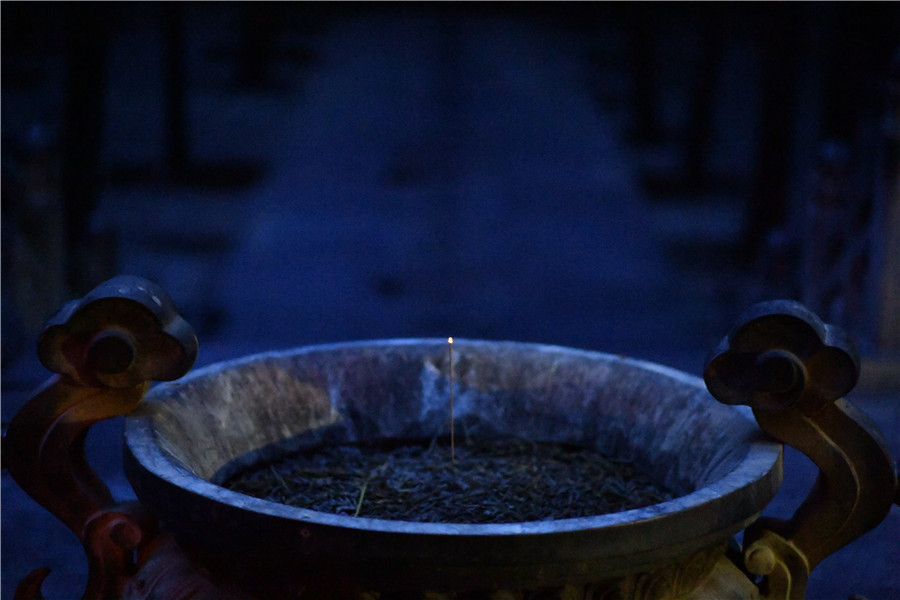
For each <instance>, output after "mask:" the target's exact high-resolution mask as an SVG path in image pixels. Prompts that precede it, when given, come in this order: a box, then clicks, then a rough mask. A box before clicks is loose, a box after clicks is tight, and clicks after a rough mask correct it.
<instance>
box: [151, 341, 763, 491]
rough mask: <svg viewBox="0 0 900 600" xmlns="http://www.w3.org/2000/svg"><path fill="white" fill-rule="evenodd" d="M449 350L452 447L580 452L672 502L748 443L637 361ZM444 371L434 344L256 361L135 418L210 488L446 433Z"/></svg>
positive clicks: (686, 390) (533, 351)
mask: <svg viewBox="0 0 900 600" xmlns="http://www.w3.org/2000/svg"><path fill="white" fill-rule="evenodd" d="M453 350H454V351H453V373H454V378H453V385H454V415H455V426H456V431H457V432H458V435H467V436H471V437H478V436H512V435H515V436H520V437H526V438H529V439H532V440H535V441H545V442H559V443H566V444H574V445H578V446H582V447H588V448H592V449H595V450H596V451H599V452H601V453H603V454H606V455H608V456H613V457H617V458H620V459H623V460H629V461H632V462H633V463H634V464H635V465H636V466H637V467H638V468H640V469H641V470H642V471H644V472H645V473H647V474H648V475H650V476H651V477H652V478H654V479H655V480H656V481H657V482H659V483H661V484H663V485H665V486H666V487H667V488H669V489H671V490H673V491H674V492H676V494H680V495H684V494H689V493H691V492H693V491H695V490H697V489H700V488H703V487H704V486H706V485H708V484H709V483H710V482H713V481H716V480H717V479H719V478H721V477H723V476H724V475H726V474H727V473H729V472H730V471H731V470H733V469H734V468H735V466H736V465H737V463H738V462H739V461H740V460H741V459H742V458H743V457H744V456H745V455H746V453H747V451H748V441H749V440H751V439H753V438H755V437H756V436H757V431H756V428H755V424H754V423H753V422H752V421H751V420H750V418H748V416H747V414H746V413H745V412H744V411H741V410H739V409H735V408H733V407H727V406H723V405H720V404H718V403H717V402H715V400H713V399H712V398H711V397H710V396H709V395H708V393H707V392H706V390H705V388H704V387H703V385H702V382H701V381H700V380H699V379H697V378H693V377H690V376H688V375H685V374H683V373H680V372H677V371H674V370H670V369H667V368H665V367H660V366H658V365H654V364H651V363H646V362H642V361H635V360H628V359H624V358H620V357H616V356H611V355H606V354H601V353H596V352H583V351H577V350H571V349H566V348H559V347H552V346H542V345H530V344H520V343H503V342H479V341H467V340H457V342H456V343H455V344H454V349H453ZM448 361H449V356H448V348H447V342H446V341H444V340H425V341H423V340H408V341H405V340H392V341H384V342H373V343H353V344H345V345H335V346H328V347H318V348H315V347H314V348H310V349H305V350H302V351H292V352H291V351H289V352H282V353H269V354H266V355H259V356H255V357H249V358H246V359H242V360H239V361H235V362H233V363H227V364H225V365H217V366H215V367H212V368H209V369H205V370H198V371H197V372H195V373H194V374H192V375H191V376H189V377H188V378H186V379H185V380H182V381H181V382H179V383H176V384H163V385H162V386H158V387H157V388H156V389H155V390H154V391H153V392H152V393H151V394H150V396H149V397H148V402H147V403H146V406H147V408H146V409H145V411H144V414H145V415H146V414H147V411H149V413H150V414H151V415H152V422H153V426H154V429H155V437H156V441H157V443H158V444H159V446H160V447H161V448H162V449H163V450H164V451H165V452H166V453H167V454H169V455H170V456H171V457H172V458H174V459H175V460H176V461H177V462H178V463H180V464H181V465H183V466H184V467H186V468H187V469H189V470H190V471H191V472H192V473H193V474H194V475H196V476H198V477H200V478H202V479H204V480H207V481H211V482H213V483H219V482H221V481H223V480H224V479H225V478H226V477H228V476H230V475H231V474H233V473H234V472H235V471H236V470H239V469H241V468H243V467H245V466H247V465H249V464H252V463H256V462H259V461H267V460H274V459H277V458H278V457H279V456H283V455H284V453H286V452H291V451H296V450H299V449H304V448H309V447H313V446H316V445H319V444H324V443H329V444H331V443H359V442H371V441H376V440H383V439H427V438H431V437H434V436H439V435H446V434H448V432H449V397H450V378H449V371H448V366H449V362H448Z"/></svg>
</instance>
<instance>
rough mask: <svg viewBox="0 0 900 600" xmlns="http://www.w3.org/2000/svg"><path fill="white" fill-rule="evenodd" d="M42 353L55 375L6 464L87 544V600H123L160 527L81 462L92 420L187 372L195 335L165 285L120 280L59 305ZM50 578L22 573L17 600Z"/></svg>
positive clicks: (9, 439)
mask: <svg viewBox="0 0 900 600" xmlns="http://www.w3.org/2000/svg"><path fill="white" fill-rule="evenodd" d="M38 356H39V358H40V360H41V362H42V363H43V364H44V366H45V367H47V368H48V369H50V370H51V371H53V372H55V373H58V375H56V376H54V377H52V378H51V379H49V380H48V381H47V382H46V383H45V384H44V385H43V386H42V388H41V389H40V390H38V392H37V393H36V394H35V395H34V397H32V398H31V399H30V400H29V401H28V402H27V403H26V404H25V406H24V407H22V409H21V410H20V411H19V412H18V413H16V415H15V416H14V417H13V419H12V421H11V422H10V424H9V429H8V431H7V434H6V436H5V438H4V439H3V462H4V467H5V468H8V469H9V473H10V475H11V476H12V477H13V479H15V481H16V482H17V483H18V484H19V485H20V486H21V487H22V489H24V490H25V491H26V492H27V493H28V494H29V495H30V496H31V497H32V498H33V499H34V500H36V501H37V502H38V503H39V504H40V505H41V506H43V507H44V508H46V509H47V510H49V511H50V512H51V513H53V514H54V515H55V516H56V517H58V518H59V519H60V520H61V521H62V522H63V523H65V524H66V526H67V527H68V528H69V529H71V530H72V532H74V533H75V535H76V536H78V539H79V540H80V541H81V542H82V545H83V546H84V550H85V553H86V554H87V557H88V569H89V574H88V582H87V587H86V590H85V592H84V595H83V596H82V597H83V598H120V597H122V594H123V589H124V588H125V586H126V585H127V584H128V581H129V580H130V579H131V578H132V576H134V575H135V573H136V571H137V565H136V563H135V560H134V558H133V556H134V553H135V551H138V553H141V552H142V551H143V550H144V549H145V547H146V546H147V544H148V542H150V541H151V539H152V538H153V536H154V535H155V522H154V521H153V519H152V518H151V517H150V516H149V515H148V514H147V513H146V512H145V511H144V510H143V508H142V507H141V505H140V504H138V503H126V504H115V502H114V500H113V497H112V494H111V493H110V491H109V489H108V488H107V487H106V485H105V484H104V483H103V482H102V481H101V480H100V478H99V477H98V476H97V475H96V474H95V473H94V471H93V470H92V469H91V467H90V466H89V465H88V463H87V460H86V459H85V454H84V440H85V437H86V435H87V432H88V429H89V428H90V427H91V426H92V425H93V424H95V423H97V422H98V421H101V420H103V419H108V418H111V417H115V416H119V415H124V414H126V413H128V412H130V411H131V410H133V409H134V408H136V407H137V405H138V403H139V402H140V401H141V398H142V397H143V395H144V393H145V392H146V390H147V388H148V386H149V381H150V380H163V381H168V380H172V379H177V378H178V377H181V376H182V375H184V374H185V373H187V371H188V370H189V369H190V368H191V365H193V363H194V359H195V358H196V356H197V338H196V337H195V336H194V332H193V330H192V329H191V327H190V325H188V324H187V323H186V322H185V321H184V320H183V319H182V318H181V317H180V316H179V315H178V313H177V312H176V310H175V306H174V304H173V302H172V300H171V299H170V298H169V297H168V295H166V293H165V292H164V291H163V290H162V289H161V288H159V287H158V286H156V285H155V284H153V283H150V282H149V281H146V280H143V279H140V278H137V277H126V276H123V277H116V278H114V279H111V280H109V281H107V282H105V283H103V284H101V285H99V286H98V287H97V288H95V289H94V290H92V291H91V292H90V293H89V294H88V295H87V296H85V297H84V298H83V299H81V300H78V301H74V302H71V303H69V304H68V305H66V306H65V307H63V309H62V310H61V311H60V312H59V314H58V315H57V316H56V317H54V318H53V319H52V320H51V321H50V322H49V323H48V325H47V327H46V328H45V329H44V331H43V332H42V333H41V336H40V338H39V341H38ZM48 573H49V570H48V569H37V570H35V571H32V572H31V573H30V574H29V575H28V576H26V578H25V579H23V581H22V582H21V583H20V584H19V586H18V588H17V589H16V596H15V597H16V598H17V600H18V599H20V598H21V599H27V598H40V597H41V593H40V586H41V583H42V582H43V580H44V578H45V577H46V576H47V574H48Z"/></svg>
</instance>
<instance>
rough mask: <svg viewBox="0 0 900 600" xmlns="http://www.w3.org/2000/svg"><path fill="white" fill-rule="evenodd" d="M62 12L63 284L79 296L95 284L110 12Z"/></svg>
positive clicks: (78, 8)
mask: <svg viewBox="0 0 900 600" xmlns="http://www.w3.org/2000/svg"><path fill="white" fill-rule="evenodd" d="M65 10H66V11H67V13H68V14H67V16H68V19H67V23H68V31H67V36H68V37H67V40H66V42H67V46H66V82H65V99H64V104H63V116H62V129H61V132H60V152H61V173H60V188H61V194H62V204H63V215H64V221H65V249H66V283H67V285H68V286H69V287H70V289H71V290H72V292H73V293H76V294H77V293H83V292H86V291H87V290H89V289H90V288H92V287H93V286H94V285H95V284H96V283H98V282H97V281H92V277H91V275H90V271H91V265H90V262H91V261H92V258H91V255H92V253H93V250H94V249H93V248H92V247H91V244H92V240H91V236H90V231H89V224H90V219H91V215H92V213H93V212H94V209H95V207H96V206H97V202H98V198H99V195H100V190H101V175H100V152H101V148H102V143H103V99H104V94H105V91H106V69H107V60H106V59H107V54H108V52H107V50H108V44H109V36H110V28H111V19H112V18H113V12H112V11H113V10H114V8H110V7H108V6H104V4H103V3H98V4H95V3H81V2H72V3H70V4H66V5H65Z"/></svg>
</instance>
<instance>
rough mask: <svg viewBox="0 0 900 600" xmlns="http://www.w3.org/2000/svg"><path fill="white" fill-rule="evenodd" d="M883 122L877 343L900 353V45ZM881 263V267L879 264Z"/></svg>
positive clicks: (892, 71)
mask: <svg viewBox="0 0 900 600" xmlns="http://www.w3.org/2000/svg"><path fill="white" fill-rule="evenodd" d="M887 97H888V98H887V111H886V115H885V119H884V122H883V127H884V129H883V132H884V138H885V139H884V146H883V157H884V158H883V178H882V184H881V186H880V193H879V194H878V202H877V204H876V207H877V208H876V210H877V213H876V215H875V222H876V223H878V224H879V225H880V227H882V228H883V234H882V235H881V236H879V239H880V241H881V245H882V246H883V248H880V249H879V252H878V254H879V255H880V256H881V257H882V260H881V261H880V263H881V264H880V266H879V265H878V264H876V270H875V279H874V281H875V286H874V287H875V294H876V296H875V297H876V301H875V305H876V307H877V314H876V319H877V321H876V323H877V325H876V326H877V332H876V343H877V346H878V348H879V350H882V351H884V352H887V353H892V354H900V49H898V51H897V52H896V53H895V54H894V59H893V62H892V63H891V70H890V75H889V77H888V85H887ZM879 267H880V268H879Z"/></svg>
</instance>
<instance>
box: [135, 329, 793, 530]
mask: <svg viewBox="0 0 900 600" xmlns="http://www.w3.org/2000/svg"><path fill="white" fill-rule="evenodd" d="M438 343H439V344H443V345H446V343H447V342H446V339H439V338H391V339H373V340H359V341H351V342H338V343H330V344H315V345H305V346H297V347H293V348H288V349H284V350H273V351H264V352H258V353H254V354H249V355H246V356H242V357H239V358H235V359H229V360H224V361H220V362H216V363H212V364H210V365H206V366H204V367H201V368H198V369H195V370H192V371H191V372H190V373H189V374H188V375H186V376H185V377H183V378H182V379H180V380H178V381H177V382H174V383H165V384H159V385H157V386H154V388H153V389H152V390H151V391H150V392H149V393H148V394H147V396H146V399H145V403H147V405H150V404H151V403H153V402H158V401H160V400H161V399H164V398H165V396H166V392H167V387H168V386H172V385H175V386H177V385H179V384H181V383H188V382H190V381H193V380H195V379H200V378H204V377H208V376H210V375H214V374H215V373H218V372H221V371H223V370H227V369H232V368H236V367H240V366H244V365H247V364H249V363H252V362H255V361H260V360H265V359H272V358H276V359H277V358H281V357H288V356H290V357H293V356H298V355H301V354H304V353H312V352H326V351H333V350H340V349H347V348H361V347H372V346H398V345H429V346H432V345H434V344H438ZM454 343H455V344H460V345H461V344H470V345H473V344H474V345H504V346H521V347H528V348H530V349H534V350H540V351H549V352H565V353H567V354H576V355H583V356H586V357H595V358H602V359H604V360H608V361H618V362H622V363H625V364H628V365H629V366H631V367H636V368H639V369H643V370H646V371H650V372H654V373H657V374H660V375H663V376H666V377H670V378H672V379H675V380H676V381H680V382H681V383H684V384H687V385H690V386H692V387H697V388H702V389H704V390H705V384H704V383H703V380H702V379H701V378H699V377H696V376H693V375H690V374H688V373H685V372H683V371H679V370H677V369H674V368H671V367H667V366H664V365H660V364H658V363H654V362H649V361H646V360H642V359H637V358H631V357H626V356H622V355H618V354H611V353H606V352H600V351H594V350H579V349H575V348H569V347H566V346H558V345H552V344H541V343H533V342H515V341H502V340H496V341H494V340H477V339H466V338H454ZM710 399H711V401H713V402H714V401H715V400H713V399H712V398H711V397H710ZM728 408H730V409H732V410H734V411H735V412H736V413H737V414H739V415H740V416H741V417H743V418H744V419H746V420H747V421H748V422H749V423H750V424H752V425H753V426H754V427H755V420H754V419H753V416H752V411H751V410H750V409H749V408H747V407H743V406H729V407H728ZM749 431H750V429H749V428H748V432H749ZM745 442H746V443H747V445H748V448H747V453H746V454H745V455H744V456H743V458H741V459H739V460H738V462H737V464H736V465H735V467H734V468H733V469H732V470H731V471H729V472H728V473H727V474H726V475H724V476H723V477H720V478H719V479H718V480H716V481H714V482H712V483H710V484H708V485H706V486H704V487H702V488H699V489H697V490H695V491H693V492H690V493H688V494H685V495H682V496H678V497H675V498H673V499H671V500H666V501H663V502H660V503H657V504H652V505H649V506H645V507H641V508H635V509H630V510H626V511H620V512H615V513H606V514H602V515H594V516H588V517H577V518H569V519H555V520H545V521H524V522H515V523H437V522H422V521H401V520H388V519H377V518H370V517H354V516H349V515H338V514H333V513H327V512H321V511H315V510H311V509H306V508H300V507H294V506H290V505H286V504H281V503H278V502H273V501H269V500H264V499H261V498H255V497H252V496H248V495H245V494H241V493H239V492H234V491H231V490H229V489H227V488H224V487H221V486H219V485H216V484H214V483H211V482H210V481H208V480H206V479H203V478H202V477H200V476H198V475H195V474H194V473H193V472H192V471H191V470H190V469H189V468H188V467H186V466H185V465H183V464H181V463H180V461H178V460H177V459H176V458H174V457H172V456H171V455H170V454H169V453H168V452H166V451H165V450H164V449H163V448H162V447H160V445H159V444H158V443H157V442H156V432H155V430H154V427H153V424H152V415H151V414H150V413H149V411H148V410H146V409H141V408H139V409H138V410H137V411H135V412H134V413H132V414H130V415H128V416H127V417H126V419H125V434H124V443H125V446H126V447H127V450H128V452H127V453H126V454H128V453H130V455H131V457H130V458H133V460H134V462H135V463H136V464H135V465H134V466H136V467H138V470H143V471H146V472H147V473H149V474H151V475H152V476H154V477H156V478H158V479H161V480H162V481H164V482H166V483H167V484H169V485H171V486H176V487H178V488H180V489H182V490H190V492H191V493H193V494H195V495H199V496H202V497H203V498H205V499H208V500H210V501H213V502H217V503H225V504H229V505H231V506H234V507H239V508H241V509H243V510H246V511H250V512H252V513H256V514H259V515H265V516H270V517H277V518H280V519H288V520H291V521H297V522H302V523H308V524H311V525H319V526H324V527H329V528H340V529H343V530H365V531H371V532H382V533H396V534H405V535H430V536H476V537H478V536H512V535H546V534H554V535H557V534H561V533H567V532H576V531H585V530H598V529H607V528H610V527H617V526H624V525H630V524H637V523H643V522H650V521H655V520H658V519H660V518H663V517H666V516H670V515H674V514H678V513H682V514H684V513H685V512H686V511H695V510H700V509H702V507H703V506H704V505H706V504H709V503H710V502H714V503H717V504H718V503H722V502H727V500H728V498H731V497H733V496H734V495H735V494H739V493H740V492H741V490H743V489H744V488H747V487H748V486H750V485H752V484H754V483H755V484H757V486H756V487H759V488H761V489H762V490H763V492H762V493H760V494H755V493H754V497H755V498H756V497H757V496H758V498H756V501H755V502H752V503H751V504H752V506H748V507H746V511H745V512H747V511H749V512H748V514H746V515H743V517H739V518H738V521H739V523H740V524H738V523H735V527H736V529H735V531H738V530H740V529H742V528H743V527H744V526H746V524H748V523H749V522H752V521H753V520H755V518H756V517H757V516H758V515H759V514H760V512H761V511H762V509H763V508H765V506H766V505H768V503H769V502H770V501H771V499H772V498H773V497H774V495H775V493H776V492H777V490H778V487H779V486H780V483H781V479H782V472H781V457H782V445H781V444H780V443H778V442H777V441H775V440H773V439H771V438H769V437H768V436H766V435H765V434H764V433H763V432H762V431H761V430H758V433H757V434H755V435H754V434H748V436H747V437H746V439H745ZM128 475H129V480H132V484H133V486H134V483H135V482H134V481H133V478H135V477H139V475H138V474H136V473H132V472H129V474H128ZM762 484H765V485H762ZM766 488H771V490H767V489H766ZM140 499H141V501H142V502H148V501H149V502H150V503H152V499H147V498H140ZM698 533H701V532H698ZM732 533H733V532H732Z"/></svg>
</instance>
